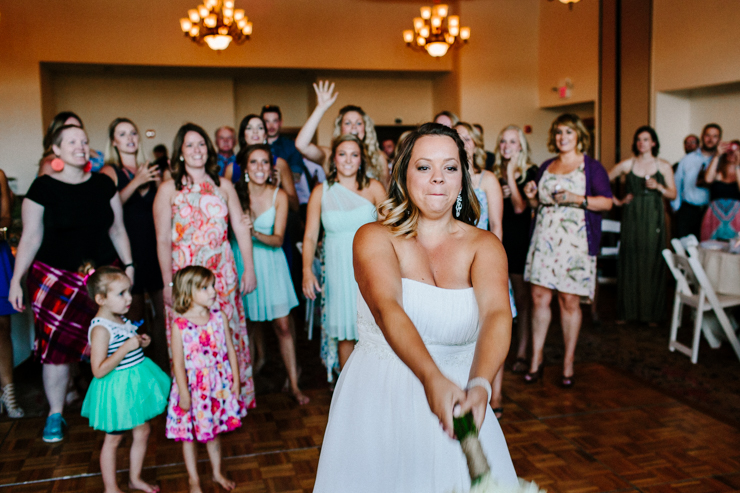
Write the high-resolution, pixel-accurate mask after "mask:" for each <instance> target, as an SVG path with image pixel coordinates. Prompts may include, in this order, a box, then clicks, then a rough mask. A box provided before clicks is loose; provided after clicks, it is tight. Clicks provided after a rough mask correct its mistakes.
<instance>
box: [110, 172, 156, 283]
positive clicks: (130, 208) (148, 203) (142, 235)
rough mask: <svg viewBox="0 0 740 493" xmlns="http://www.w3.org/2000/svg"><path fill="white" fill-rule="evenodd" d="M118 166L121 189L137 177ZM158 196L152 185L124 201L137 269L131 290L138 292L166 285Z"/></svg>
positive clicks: (125, 220)
mask: <svg viewBox="0 0 740 493" xmlns="http://www.w3.org/2000/svg"><path fill="white" fill-rule="evenodd" d="M114 168H115V170H116V175H117V176H118V191H119V192H120V191H121V190H123V189H124V188H126V186H127V185H128V184H129V183H131V179H132V178H133V176H130V175H129V173H128V172H127V171H125V170H123V169H121V168H119V167H117V166H114ZM155 195H157V188H156V187H155V186H153V185H148V190H147V192H146V193H145V194H144V195H141V193H139V190H136V191H134V193H132V194H131V197H129V199H128V200H127V201H126V203H125V204H123V224H124V225H125V226H126V233H128V241H129V242H130V243H131V256H132V258H133V260H134V266H135V270H136V274H135V275H134V286H133V288H132V290H131V292H132V293H134V294H144V293H151V292H153V291H159V290H160V289H162V288H163V287H164V284H163V282H162V271H161V270H160V268H159V258H158V257H157V233H156V231H155V229H154V210H153V209H154V197H155Z"/></svg>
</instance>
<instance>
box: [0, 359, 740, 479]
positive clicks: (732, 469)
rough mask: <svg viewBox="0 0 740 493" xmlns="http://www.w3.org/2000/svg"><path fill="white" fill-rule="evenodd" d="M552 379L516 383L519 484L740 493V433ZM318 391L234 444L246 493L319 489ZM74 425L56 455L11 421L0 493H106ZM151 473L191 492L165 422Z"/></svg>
mask: <svg viewBox="0 0 740 493" xmlns="http://www.w3.org/2000/svg"><path fill="white" fill-rule="evenodd" d="M547 370H550V371H549V372H548V371H546V372H545V384H544V385H539V384H536V385H534V386H528V385H524V384H523V383H522V382H521V379H520V377H519V376H517V375H512V374H510V373H507V375H506V382H505V386H504V388H505V389H506V392H505V393H506V396H507V399H506V401H505V408H506V410H505V413H504V419H503V420H502V421H501V424H502V427H503V430H504V434H505V435H506V439H507V441H508V444H509V449H510V451H511V456H512V458H513V460H514V465H515V467H516V470H517V473H518V474H519V475H520V476H522V477H525V478H527V479H530V480H535V481H537V482H538V483H539V484H540V485H541V486H542V487H544V488H546V489H547V490H549V491H552V492H566V491H567V492H600V491H604V492H605V491H620V492H633V491H642V492H651V493H653V492H654V493H668V492H682V493H690V492H691V493H703V492H730V491H740V430H738V429H737V428H734V427H733V426H731V425H728V424H725V423H722V422H721V421H718V420H716V419H714V418H712V417H710V416H708V415H706V414H703V413H701V412H699V411H697V410H695V409H693V408H691V407H689V406H688V405H686V404H683V403H682V402H680V401H678V400H676V399H674V398H672V397H669V396H667V395H665V394H663V393H661V392H659V391H657V390H654V389H653V388H651V387H649V386H647V385H645V384H642V383H640V382H639V381H637V380H635V379H633V378H631V377H628V376H624V375H622V374H620V373H619V372H617V371H615V370H612V369H610V368H607V367H604V366H601V365H599V364H595V363H590V364H582V365H577V366H576V377H577V381H576V385H575V387H574V388H573V389H570V390H567V391H566V390H563V389H560V388H559V387H557V386H556V384H555V381H556V375H557V374H558V370H559V368H558V367H557V366H553V367H550V368H547ZM548 373H549V375H548ZM308 393H309V395H310V396H311V398H312V401H311V403H310V405H308V406H305V407H302V408H299V407H297V406H296V405H295V404H294V403H293V401H292V400H291V399H290V398H289V397H288V396H287V395H285V394H270V395H263V396H260V397H259V400H258V407H257V409H255V410H253V411H251V412H250V414H249V416H248V417H247V419H246V420H245V423H244V425H243V426H242V428H241V429H240V430H238V431H236V432H234V433H231V434H227V435H224V440H223V449H224V450H223V452H224V454H223V455H224V468H225V470H226V471H227V472H228V474H229V475H230V476H231V478H232V479H234V480H235V481H236V482H237V484H238V486H237V489H236V490H235V491H240V492H310V491H311V490H312V487H313V482H314V476H315V474H316V466H317V464H318V459H319V453H320V448H321V440H322V437H323V432H324V427H325V425H326V420H327V413H328V410H329V403H330V399H331V394H330V392H329V390H314V391H309V392H308ZM67 419H68V422H69V425H70V432H69V436H68V438H66V439H65V440H64V441H63V442H61V443H60V444H56V445H48V444H46V443H44V442H43V441H42V440H41V430H42V428H43V425H44V420H43V419H42V418H28V419H22V420H14V421H10V420H4V421H2V422H0V492H4V491H13V492H15V491H18V492H42V491H43V492H62V491H102V488H103V483H102V480H101V477H100V468H99V465H98V457H99V453H100V446H101V444H102V441H103V433H99V432H95V431H92V430H91V429H90V428H89V427H88V426H87V421H86V420H85V419H83V418H80V417H79V416H77V417H74V416H71V417H68V418H67ZM347 439H348V440H351V439H352V437H350V436H348V437H347ZM128 445H130V436H129V437H127V438H126V440H125V441H124V443H123V445H122V446H121V449H119V469H120V470H121V474H119V484H121V485H122V486H125V485H126V484H127V480H128V475H127V474H126V472H125V469H126V468H127V467H128ZM144 465H145V470H144V478H145V479H147V480H151V481H157V482H158V483H159V484H160V486H161V487H162V491H163V492H179V491H187V486H188V481H187V473H186V471H185V466H184V464H183V462H182V452H181V447H180V445H179V444H178V443H175V442H173V441H170V440H167V439H166V438H165V436H164V418H163V417H161V416H160V417H159V418H158V419H156V420H154V422H153V427H152V438H151V440H150V445H149V450H148V455H147V458H146V461H145V464H144ZM200 467H201V475H202V485H203V489H204V491H213V492H216V491H223V490H220V489H219V488H218V486H217V485H214V484H213V483H212V482H211V480H210V465H209V463H208V458H207V454H206V451H205V447H201V449H200ZM123 489H124V490H125V489H126V488H123ZM348 493H350V492H348Z"/></svg>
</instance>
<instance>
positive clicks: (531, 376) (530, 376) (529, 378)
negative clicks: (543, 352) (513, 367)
mask: <svg viewBox="0 0 740 493" xmlns="http://www.w3.org/2000/svg"><path fill="white" fill-rule="evenodd" d="M544 375H545V362H544V361H543V362H542V363H540V366H538V367H537V371H535V372H534V373H527V374H526V375H524V383H535V382H537V381H539V382H540V383H542V377H544Z"/></svg>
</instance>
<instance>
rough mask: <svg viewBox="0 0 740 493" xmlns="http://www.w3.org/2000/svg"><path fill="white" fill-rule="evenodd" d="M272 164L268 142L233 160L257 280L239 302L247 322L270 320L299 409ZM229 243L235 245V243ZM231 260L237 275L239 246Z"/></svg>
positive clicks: (282, 217) (282, 221)
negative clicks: (249, 227) (238, 173)
mask: <svg viewBox="0 0 740 493" xmlns="http://www.w3.org/2000/svg"><path fill="white" fill-rule="evenodd" d="M272 161H273V159H272V152H271V151H270V146H269V145H267V144H255V145H251V146H248V147H245V148H244V149H243V150H241V151H240V152H239V155H238V156H237V157H236V164H237V165H238V166H239V167H240V168H241V170H242V171H241V176H240V177H239V180H238V181H237V183H236V185H235V186H234V188H236V193H237V195H238V196H239V202H240V203H241V206H242V209H243V210H244V214H245V216H249V217H250V218H251V221H252V259H253V261H254V274H255V276H256V277H257V288H256V289H255V290H254V291H252V292H251V293H248V294H245V295H244V296H243V300H244V307H245V309H246V311H247V318H248V319H249V321H250V322H272V325H273V327H274V328H275V334H276V335H277V338H278V343H279V344H280V354H281V355H282V356H283V363H285V369H286V370H287V372H288V384H289V386H290V391H291V393H292V395H293V398H294V399H295V400H296V402H297V403H298V404H299V405H304V404H308V402H309V398H308V396H306V395H305V394H304V393H303V392H301V389H300V388H299V387H298V363H297V362H296V355H295V341H294V340H293V330H292V329H291V320H290V310H292V309H293V308H295V307H296V306H298V298H297V297H296V295H295V289H294V288H293V281H292V280H291V278H290V270H289V269H288V261H287V260H286V258H285V252H283V249H282V245H283V237H284V235H285V225H286V224H287V221H288V194H287V193H285V192H284V191H283V190H280V189H279V188H278V187H276V186H275V185H273V184H272V183H271V180H270V178H271V176H272ZM231 241H232V244H236V240H235V239H233V238H232V240H231ZM233 246H234V245H232V248H233ZM234 260H235V261H236V268H237V272H238V273H239V275H240V276H241V275H242V272H243V271H244V266H243V262H242V258H241V253H240V252H239V249H238V248H237V249H235V250H234ZM252 329H254V325H252V326H251V328H250V330H252ZM252 333H254V332H252ZM255 339H256V338H252V340H255ZM260 353H263V351H260ZM252 354H254V351H253V352H252Z"/></svg>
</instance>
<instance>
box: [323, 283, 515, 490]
mask: <svg viewBox="0 0 740 493" xmlns="http://www.w3.org/2000/svg"><path fill="white" fill-rule="evenodd" d="M402 283H403V308H404V310H405V311H406V313H407V314H408V316H409V318H410V319H411V321H412V322H413V323H414V325H415V326H416V329H417V330H418V331H419V334H420V335H421V338H422V339H423V340H424V343H425V344H426V347H427V349H428V350H429V353H430V354H431V355H432V358H434V361H435V362H436V363H437V366H439V368H440V370H441V371H442V373H444V374H445V375H446V376H447V377H448V378H449V379H450V380H452V381H453V382H455V383H456V384H457V385H459V386H460V387H461V388H464V387H465V385H466V383H467V381H468V377H469V372H470V366H471V365H472V363H473V353H474V351H475V343H476V340H477V337H478V304H477V302H476V300H475V295H474V293H473V288H468V289H443V288H438V287H436V286H432V285H429V284H424V283H421V282H418V281H414V280H411V279H403V280H402ZM357 328H358V335H359V342H358V343H357V345H356V347H355V350H354V352H353V353H352V356H351V357H350V359H349V361H348V362H347V364H346V366H345V368H344V370H343V371H342V374H341V376H340V377H339V381H338V382H337V386H336V389H335V391H334V397H333V398H332V402H331V408H330V410H329V422H328V424H327V427H326V433H325V435H324V442H323V445H322V447H321V457H320V458H319V467H318V471H317V475H316V483H315V486H314V492H315V493H328V492H337V493H348V492H351V493H364V492H367V493H371V492H372V493H380V492H382V493H392V492H398V493H416V492H419V493H437V492H438V493H451V492H453V491H457V492H465V491H468V490H469V489H470V476H469V475H468V466H467V463H466V461H465V456H464V455H463V452H462V449H461V447H460V444H459V442H457V440H453V439H451V438H449V437H448V436H447V435H446V434H445V433H444V432H443V431H442V430H441V428H440V426H439V420H438V419H437V417H436V416H435V415H434V414H432V411H431V410H430V409H429V404H428V403H427V399H426V395H425V393H424V388H423V387H422V385H421V382H420V381H419V379H417V378H416V376H415V375H414V374H413V373H412V372H411V370H409V368H408V367H407V366H406V365H405V364H404V363H403V362H402V361H401V360H400V359H399V358H398V356H396V354H395V353H394V352H393V350H392V349H391V347H390V346H389V345H388V343H387V342H386V340H385V338H384V337H383V334H382V332H381V331H380V328H379V327H378V326H377V325H376V323H375V319H374V317H373V316H372V314H371V313H370V309H369V308H368V306H367V304H366V303H365V301H364V300H363V299H362V297H361V296H360V297H359V298H358V303H357ZM479 438H480V441H481V444H482V445H483V450H484V452H485V454H486V457H488V462H489V464H490V465H491V474H492V476H493V478H495V479H496V480H497V481H498V483H499V485H501V486H512V487H516V486H517V485H518V481H517V477H516V473H515V472H514V466H513V464H512V462H511V457H510V455H509V450H508V448H507V446H506V440H505V439H504V435H503V433H502V432H501V427H500V426H499V424H498V421H497V420H496V416H495V415H494V414H493V412H492V411H491V408H490V406H489V407H488V410H487V412H486V419H485V421H484V423H483V426H482V427H481V430H480V435H479Z"/></svg>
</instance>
